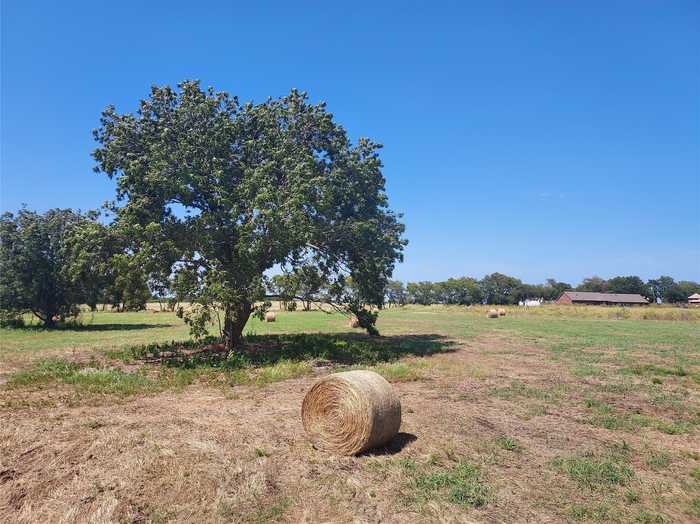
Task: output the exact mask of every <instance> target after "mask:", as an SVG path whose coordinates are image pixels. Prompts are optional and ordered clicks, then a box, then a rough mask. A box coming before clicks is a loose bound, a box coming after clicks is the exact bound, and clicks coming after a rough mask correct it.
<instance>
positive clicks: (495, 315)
mask: <svg viewBox="0 0 700 524" xmlns="http://www.w3.org/2000/svg"><path fill="white" fill-rule="evenodd" d="M487 316H488V317H489V318H498V311H496V310H495V309H489V312H488V313H487Z"/></svg>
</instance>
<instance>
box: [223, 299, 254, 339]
mask: <svg viewBox="0 0 700 524" xmlns="http://www.w3.org/2000/svg"><path fill="white" fill-rule="evenodd" d="M252 311H253V306H252V304H251V303H250V302H241V303H239V304H230V305H227V306H226V307H225V310H224V345H225V346H226V351H236V350H238V349H240V348H241V346H242V345H243V328H244V327H245V325H246V323H247V322H248V319H249V318H250V313H251V312H252Z"/></svg>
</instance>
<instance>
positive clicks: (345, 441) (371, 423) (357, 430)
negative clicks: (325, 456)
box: [301, 370, 401, 455]
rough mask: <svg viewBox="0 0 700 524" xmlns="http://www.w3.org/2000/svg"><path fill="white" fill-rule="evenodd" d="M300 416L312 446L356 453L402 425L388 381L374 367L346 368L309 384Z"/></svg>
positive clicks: (385, 439) (379, 443)
mask: <svg viewBox="0 0 700 524" xmlns="http://www.w3.org/2000/svg"><path fill="white" fill-rule="evenodd" d="M301 419H302V422H303V424H304V429H305V430H306V434H307V435H308V437H309V440H311V442H312V443H313V444H314V446H315V447H317V448H319V449H322V450H324V451H330V452H332V453H337V454H340V455H356V454H358V453H361V452H362V451H365V450H368V449H371V448H376V447H378V446H382V445H383V444H386V443H388V442H389V441H390V440H391V439H392V438H394V436H395V435H396V433H397V432H398V431H399V427H400V426H401V403H400V402H399V398H398V397H397V396H396V393H395V392H394V389H393V388H392V387H391V384H389V383H388V382H387V381H386V380H385V379H384V377H382V376H381V375H378V374H377V373H375V372H374V371H361V370H358V371H345V372H343V373H334V374H332V375H329V376H327V377H325V378H322V379H321V380H319V381H318V382H316V384H314V385H313V386H312V388H311V389H310V390H309V392H308V393H307V394H306V397H304V402H303V403H302V405H301Z"/></svg>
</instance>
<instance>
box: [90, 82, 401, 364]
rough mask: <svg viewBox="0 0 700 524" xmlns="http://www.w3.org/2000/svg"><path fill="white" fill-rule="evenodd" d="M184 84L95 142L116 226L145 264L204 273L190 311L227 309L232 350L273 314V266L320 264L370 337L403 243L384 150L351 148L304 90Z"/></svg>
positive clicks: (155, 91) (99, 133) (363, 142)
mask: <svg viewBox="0 0 700 524" xmlns="http://www.w3.org/2000/svg"><path fill="white" fill-rule="evenodd" d="M179 87H180V90H179V92H178V91H176V90H173V89H171V88H170V87H164V88H158V87H154V88H152V90H151V95H150V97H149V98H148V99H147V100H142V101H141V103H140V107H139V111H138V113H137V114H128V113H127V114H118V113H117V112H116V111H115V109H114V108H113V107H108V108H107V109H106V110H105V111H104V113H103V114H102V119H101V127H100V128H99V129H97V130H96V131H95V139H96V140H97V142H98V143H99V147H98V148H97V149H96V150H95V152H94V158H95V160H96V161H97V166H96V170H97V171H102V172H104V173H106V174H107V175H108V176H109V177H114V178H116V180H117V199H118V202H119V204H120V206H118V207H116V212H117V227H119V228H121V230H122V231H123V232H124V233H125V236H126V237H127V238H129V239H130V241H131V242H130V249H131V250H132V251H133V252H134V253H135V256H136V257H137V258H138V259H139V260H140V261H141V264H142V266H143V267H146V268H149V272H150V271H154V270H155V266H157V265H160V266H161V269H160V271H161V272H162V271H172V272H174V273H177V272H179V271H189V272H191V274H192V275H195V276H196V279H197V285H196V286H193V293H194V294H193V300H194V301H195V302H197V303H199V304H200V305H201V306H202V308H204V309H206V308H211V307H220V308H222V309H223V317H224V325H223V336H224V341H225V344H226V347H227V348H228V349H229V350H232V349H235V348H237V347H238V346H240V344H241V343H242V338H241V337H242V331H243V328H244V326H245V324H246V322H247V321H248V318H249V317H250V315H251V314H257V315H262V314H263V313H264V311H265V309H266V307H268V306H267V304H268V303H267V302H266V300H265V299H266V298H267V297H266V288H267V284H268V282H267V278H266V277H265V271H267V270H269V269H270V268H272V267H274V266H277V265H281V266H285V267H290V268H296V267H300V266H303V265H312V266H314V267H315V268H316V269H317V270H318V271H319V273H320V274H321V275H323V278H324V279H325V280H327V281H328V282H329V287H328V289H329V298H330V299H332V300H334V301H335V303H336V304H338V305H340V306H341V307H343V308H344V309H345V310H346V311H347V312H349V313H354V314H358V315H359V316H358V318H360V317H362V318H364V319H366V322H365V324H366V326H364V327H366V328H367V329H368V331H371V330H372V329H374V322H373V319H372V315H371V314H369V313H367V314H365V311H367V312H369V311H370V309H371V306H372V305H376V306H380V305H381V304H382V301H383V298H384V296H383V295H384V287H385V285H386V282H387V281H388V279H389V278H390V276H391V274H392V271H393V268H394V265H395V263H396V262H397V261H399V260H401V258H402V251H403V247H404V245H405V241H404V240H403V239H402V234H403V230H404V227H403V225H402V224H401V223H400V222H399V220H398V217H397V216H396V215H395V214H394V213H392V212H391V211H390V210H389V209H388V201H387V196H386V194H385V191H384V178H383V176H382V174H381V161H380V159H379V156H378V149H379V148H380V146H379V145H378V144H375V143H373V142H371V141H370V140H368V139H365V138H362V139H360V140H359V141H358V142H357V144H355V145H353V144H351V143H350V141H349V140H348V138H347V135H346V133H345V130H344V129H343V128H342V127H341V126H340V125H338V124H336V123H335V122H334V121H333V117H332V115H331V114H330V113H328V111H326V108H325V105H324V104H317V105H312V104H310V103H309V102H308V97H307V96H306V95H305V94H304V93H299V92H297V91H295V90H293V91H292V92H291V93H290V94H289V95H287V96H285V97H282V98H280V99H277V100H273V99H268V100H267V101H266V102H264V103H261V104H257V105H255V104H252V103H247V104H240V103H239V101H238V99H237V98H235V97H231V96H229V95H228V94H227V93H219V92H215V91H214V90H213V89H211V88H209V89H208V90H206V91H203V90H202V89H200V87H199V83H198V82H194V81H188V82H183V83H181V84H180V85H179ZM348 276H351V277H352V281H353V282H354V283H355V289H354V293H353V294H352V297H351V298H352V300H348V295H347V293H345V292H344V289H345V283H346V279H347V277H348ZM374 318H376V317H374ZM360 320H361V322H362V319H360ZM370 328H371V329H370ZM375 331H376V329H375Z"/></svg>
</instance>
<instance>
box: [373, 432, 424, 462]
mask: <svg viewBox="0 0 700 524" xmlns="http://www.w3.org/2000/svg"><path fill="white" fill-rule="evenodd" d="M416 440H418V437H416V436H415V435H414V434H413V433H404V432H403V431H400V432H399V433H397V434H396V436H395V437H394V438H393V439H392V440H391V442H389V443H388V444H387V445H386V446H383V447H381V448H372V449H368V450H367V451H364V452H362V453H360V456H361V457H362V456H370V457H377V456H382V455H396V454H397V453H400V452H401V451H402V450H403V448H405V447H406V446H408V445H409V444H410V443H411V442H415V441H416Z"/></svg>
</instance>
